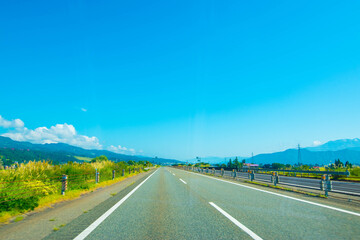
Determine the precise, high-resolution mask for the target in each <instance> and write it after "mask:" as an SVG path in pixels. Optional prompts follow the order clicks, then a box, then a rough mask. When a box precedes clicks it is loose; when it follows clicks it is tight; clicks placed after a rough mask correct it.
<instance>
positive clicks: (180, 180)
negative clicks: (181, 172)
mask: <svg viewBox="0 0 360 240" xmlns="http://www.w3.org/2000/svg"><path fill="white" fill-rule="evenodd" d="M179 179H180V181H182V182H183V183H184V184H187V183H186V182H185V181H184V180H182V179H181V178H179Z"/></svg>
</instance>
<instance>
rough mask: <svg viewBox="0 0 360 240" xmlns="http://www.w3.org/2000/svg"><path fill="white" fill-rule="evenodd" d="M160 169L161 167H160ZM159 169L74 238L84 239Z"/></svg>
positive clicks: (77, 239)
mask: <svg viewBox="0 0 360 240" xmlns="http://www.w3.org/2000/svg"><path fill="white" fill-rule="evenodd" d="M158 170H159V169H158ZM158 170H156V171H155V172H153V173H152V174H151V175H150V176H148V177H147V178H146V179H145V180H144V181H142V182H141V183H140V184H139V185H137V186H136V187H135V188H134V189H133V190H131V192H129V193H128V194H127V195H126V196H125V197H123V198H122V199H121V200H120V201H118V202H117V203H116V204H115V205H114V206H112V207H111V208H110V209H109V210H107V211H106V212H105V213H104V214H103V215H101V216H100V217H99V218H98V219H97V220H96V221H95V222H93V223H92V224H91V225H90V226H88V227H87V228H86V229H85V230H84V231H82V233H80V234H79V235H78V236H77V237H76V238H74V240H83V239H85V238H86V237H87V236H88V235H89V234H90V233H91V232H92V231H94V229H95V228H96V227H97V226H99V225H100V223H102V222H103V221H104V220H105V219H106V218H107V217H108V216H110V214H111V213H113V212H114V211H115V210H116V209H117V208H118V207H119V206H120V205H121V204H123V203H124V202H125V200H126V199H128V198H129V197H130V196H131V195H132V194H133V193H134V192H135V191H136V190H138V188H139V187H141V185H143V184H144V183H145V182H146V181H147V180H148V179H149V178H151V176H152V175H154V174H155V173H156V172H157V171H158Z"/></svg>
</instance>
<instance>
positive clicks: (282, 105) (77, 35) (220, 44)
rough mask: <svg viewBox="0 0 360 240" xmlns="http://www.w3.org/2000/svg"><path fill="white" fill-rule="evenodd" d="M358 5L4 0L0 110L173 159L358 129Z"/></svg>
mask: <svg viewBox="0 0 360 240" xmlns="http://www.w3.org/2000/svg"><path fill="white" fill-rule="evenodd" d="M359 10H360V3H359V2H357V1H342V2H339V1H317V2H313V1H291V2H289V1H274V2H270V3H269V2H268V1H257V2H253V3H250V2H247V3H245V2H240V1H228V2H226V3H223V2H219V1H196V2H194V1H157V2H152V3H149V2H146V1H128V2H125V1H121V2H119V1H106V2H97V1H75V2H74V1H63V2H46V1H31V3H30V2H28V1H8V2H3V3H0V22H1V23H2V24H1V25H0V36H2V37H1V38H0V46H1V54H0V86H1V90H2V91H1V99H2V100H1V104H0V115H2V116H3V117H4V118H6V119H15V118H20V119H22V120H23V121H24V122H25V125H26V127H28V128H30V129H34V128H36V127H40V126H47V127H50V126H53V125H55V124H57V123H68V124H73V125H74V126H75V127H76V129H77V131H78V132H79V133H81V134H84V135H88V136H96V137H98V138H99V140H100V142H101V143H102V144H103V145H104V147H105V148H106V147H107V146H109V145H121V146H128V147H131V148H135V149H136V150H140V149H141V150H143V151H144V153H143V154H144V155H149V156H155V155H156V156H161V157H172V158H177V159H189V158H193V157H195V156H220V157H222V156H234V155H238V156H249V155H250V154H251V152H254V154H257V153H263V152H274V151H280V150H284V149H286V148H293V147H296V145H297V144H298V143H300V144H301V145H302V146H310V145H312V143H313V141H315V140H319V141H321V142H326V141H329V140H334V139H340V138H355V137H360V128H359V124H358V119H359V117H360V112H359V111H358V110H357V109H358V106H359V105H360V98H359V97H358V95H359V92H360V48H359V44H358V43H359V42H360V25H359V22H360V16H359V14H358V13H359ZM82 109H84V110H86V111H84V110H82ZM0 131H4V130H3V129H0Z"/></svg>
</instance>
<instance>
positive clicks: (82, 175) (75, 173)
mask: <svg viewBox="0 0 360 240" xmlns="http://www.w3.org/2000/svg"><path fill="white" fill-rule="evenodd" d="M141 167H143V165H141V164H137V165H128V164H127V163H125V162H119V163H115V162H112V161H102V162H94V163H71V162H69V163H67V164H63V165H52V164H50V163H49V162H46V161H37V162H35V161H34V162H31V161H30V162H28V163H26V164H20V165H17V166H16V167H15V168H14V169H7V170H0V215H1V214H3V213H4V212H9V211H15V212H24V211H27V210H32V209H34V208H36V207H37V206H38V205H39V201H40V200H41V199H42V198H46V197H48V196H50V195H56V194H57V195H59V194H60V193H61V179H62V175H63V174H65V175H67V176H68V189H67V191H74V190H86V189H90V188H92V187H93V186H94V185H95V184H96V183H95V172H96V170H97V171H98V172H99V173H100V182H103V181H108V180H111V179H112V171H113V170H115V171H116V175H117V177H118V176H120V175H121V172H122V169H125V173H126V175H128V173H129V168H130V169H133V168H141Z"/></svg>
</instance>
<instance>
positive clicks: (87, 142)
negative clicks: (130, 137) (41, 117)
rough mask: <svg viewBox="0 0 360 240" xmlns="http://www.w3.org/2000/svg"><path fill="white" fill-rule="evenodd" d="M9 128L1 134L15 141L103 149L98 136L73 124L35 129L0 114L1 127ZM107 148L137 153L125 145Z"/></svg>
mask: <svg viewBox="0 0 360 240" xmlns="http://www.w3.org/2000/svg"><path fill="white" fill-rule="evenodd" d="M1 127H2V128H5V129H8V132H7V133H4V134H2V135H1V136H4V137H9V138H11V139H12V140H15V141H22V142H31V143H38V144H45V143H67V144H70V145H73V146H78V147H82V148H85V149H103V146H102V145H101V144H100V142H99V139H98V138H97V137H88V136H86V135H80V134H78V133H77V131H76V129H75V127H74V126H73V125H71V124H67V123H64V124H56V125H55V126H51V127H50V128H47V127H38V128H35V129H34V130H32V129H28V128H26V127H25V124H24V122H23V121H22V120H20V119H15V120H11V121H10V120H6V119H5V118H3V117H2V116H1V115H0V128H1ZM107 150H109V151H112V152H115V153H122V154H130V155H134V154H135V152H136V151H135V149H133V148H126V147H123V146H120V145H118V146H114V145H111V146H109V147H108V148H107Z"/></svg>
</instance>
